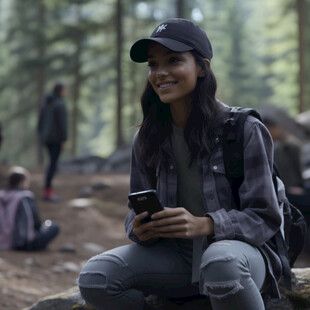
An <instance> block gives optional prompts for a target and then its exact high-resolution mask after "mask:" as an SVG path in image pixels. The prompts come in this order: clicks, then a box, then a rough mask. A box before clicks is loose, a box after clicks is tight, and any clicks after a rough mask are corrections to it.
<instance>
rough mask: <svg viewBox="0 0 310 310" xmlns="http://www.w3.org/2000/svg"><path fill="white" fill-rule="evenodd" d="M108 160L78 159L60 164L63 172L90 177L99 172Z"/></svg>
mask: <svg viewBox="0 0 310 310" xmlns="http://www.w3.org/2000/svg"><path fill="white" fill-rule="evenodd" d="M106 161H107V160H106V159H105V158H102V157H100V156H94V155H90V156H84V157H76V158H72V159H69V160H65V161H61V162H60V163H59V171H61V172H77V173H81V174H86V175H90V174H93V173H96V172H99V171H100V170H101V169H102V166H103V165H104V164H105V162H106Z"/></svg>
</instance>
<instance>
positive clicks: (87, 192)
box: [79, 186, 94, 198]
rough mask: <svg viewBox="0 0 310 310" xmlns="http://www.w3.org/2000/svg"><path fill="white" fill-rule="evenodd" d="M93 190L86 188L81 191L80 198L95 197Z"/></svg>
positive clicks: (89, 187)
mask: <svg viewBox="0 0 310 310" xmlns="http://www.w3.org/2000/svg"><path fill="white" fill-rule="evenodd" d="M93 192H94V191H93V188H92V187H91V186H85V187H83V188H82V189H81V190H80V193H79V197H80V198H89V197H91V196H92V195H93Z"/></svg>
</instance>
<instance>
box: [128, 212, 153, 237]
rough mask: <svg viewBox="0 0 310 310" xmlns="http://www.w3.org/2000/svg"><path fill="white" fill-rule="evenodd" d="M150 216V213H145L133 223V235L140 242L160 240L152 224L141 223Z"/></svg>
mask: <svg viewBox="0 0 310 310" xmlns="http://www.w3.org/2000/svg"><path fill="white" fill-rule="evenodd" d="M147 216H148V212H143V213H141V214H138V215H136V216H135V217H134V219H133V221H132V226H133V233H134V234H135V235H136V236H137V237H138V238H139V240H140V241H147V240H149V239H153V238H158V237H159V235H158V232H156V231H155V230H154V228H153V227H152V222H148V223H141V221H142V220H143V219H144V218H146V217H147Z"/></svg>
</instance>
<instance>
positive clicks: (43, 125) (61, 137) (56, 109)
mask: <svg viewBox="0 0 310 310" xmlns="http://www.w3.org/2000/svg"><path fill="white" fill-rule="evenodd" d="M66 95H67V88H66V87H65V85H63V84H61V83H56V84H55V86H54V88H53V92H52V93H51V94H50V95H48V96H47V98H46V100H45V102H44V105H43V106H42V109H41V113H40V117H39V123H38V132H39V135H40V138H41V141H42V143H43V144H44V146H45V147H46V149H47V151H48V155H49V165H48V168H47V171H46V176H45V187H44V193H43V199H44V200H47V201H50V202H58V201H59V200H60V198H59V197H58V196H57V195H56V194H55V192H54V189H53V186H52V181H53V178H54V176H55V173H56V171H57V163H58V159H59V157H60V154H61V151H62V150H63V149H64V148H65V144H66V141H67V127H68V126H67V111H66V105H65V101H64V99H65V97H66Z"/></svg>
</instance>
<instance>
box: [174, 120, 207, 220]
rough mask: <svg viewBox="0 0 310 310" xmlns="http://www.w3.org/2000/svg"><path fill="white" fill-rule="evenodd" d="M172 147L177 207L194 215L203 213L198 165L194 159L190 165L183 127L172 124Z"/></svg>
mask: <svg viewBox="0 0 310 310" xmlns="http://www.w3.org/2000/svg"><path fill="white" fill-rule="evenodd" d="M171 138H172V147H173V152H174V157H175V160H176V166H177V172H178V188H177V195H178V197H177V198H178V207H183V208H185V209H187V210H188V211H189V212H190V213H191V214H193V215H195V216H203V215H204V213H205V209H204V205H203V200H202V193H201V185H200V177H199V171H198V165H197V162H196V161H195V162H194V163H193V164H192V165H191V166H190V167H189V166H188V164H189V159H190V153H189V149H188V146H187V144H186V142H185V138H184V129H183V128H178V127H176V126H174V125H173V132H172V136H171Z"/></svg>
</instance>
